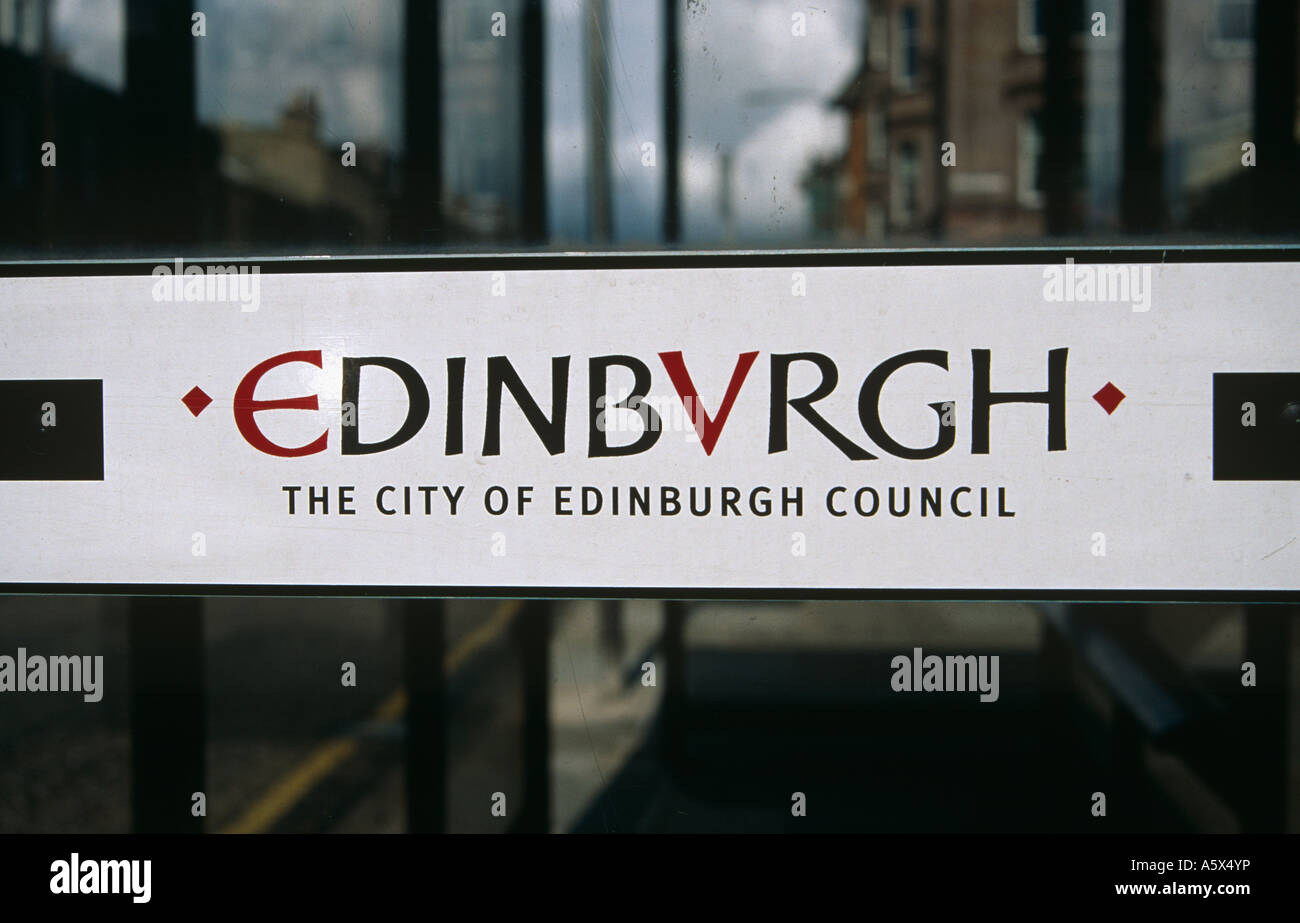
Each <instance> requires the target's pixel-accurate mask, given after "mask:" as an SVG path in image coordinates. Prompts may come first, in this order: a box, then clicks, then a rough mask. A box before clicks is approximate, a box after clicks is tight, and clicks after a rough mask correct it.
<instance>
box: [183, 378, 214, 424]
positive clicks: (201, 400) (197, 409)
mask: <svg viewBox="0 0 1300 923" xmlns="http://www.w3.org/2000/svg"><path fill="white" fill-rule="evenodd" d="M181 403H182V404H184V405H185V406H186V407H188V408H189V409H190V413H192V414H194V416H196V417H197V416H198V415H199V414H201V413H203V410H204V408H206V407H207V406H208V405H209V404H211V403H212V398H210V397H208V396H207V395H206V394H204V393H203V389H202V388H200V387H199V386H198V385H195V386H194V387H193V388H190V390H189V393H188V394H186V395H185V396H184V397H183V398H181Z"/></svg>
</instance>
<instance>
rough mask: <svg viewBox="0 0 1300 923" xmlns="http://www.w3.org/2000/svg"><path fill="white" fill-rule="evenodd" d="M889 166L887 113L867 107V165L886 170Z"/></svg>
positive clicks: (873, 168)
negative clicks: (886, 127)
mask: <svg viewBox="0 0 1300 923" xmlns="http://www.w3.org/2000/svg"><path fill="white" fill-rule="evenodd" d="M888 166H889V134H888V132H887V131H886V130H885V113H884V112H883V111H881V110H880V109H877V108H869V109H867V167H868V168H869V169H872V170H884V169H885V168H886V167H888Z"/></svg>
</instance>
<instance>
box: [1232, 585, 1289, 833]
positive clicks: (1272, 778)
mask: <svg viewBox="0 0 1300 923" xmlns="http://www.w3.org/2000/svg"><path fill="white" fill-rule="evenodd" d="M1296 613H1297V610H1296V608H1295V607H1292V606H1277V605H1254V606H1247V607H1245V614H1244V618H1245V620H1246V624H1245V628H1246V644H1245V659H1246V660H1249V661H1250V662H1251V663H1253V664H1255V683H1256V685H1255V688H1254V689H1248V688H1247V689H1243V690H1242V696H1243V699H1244V702H1243V707H1242V708H1241V709H1240V710H1239V711H1238V713H1237V726H1238V727H1239V728H1240V729H1241V731H1242V733H1243V735H1244V736H1245V741H1244V746H1243V747H1242V751H1241V752H1239V754H1238V759H1237V760H1236V765H1237V766H1238V772H1239V773H1240V774H1241V776H1242V781H1241V788H1240V791H1241V804H1240V805H1239V806H1238V810H1239V813H1240V817H1241V826H1242V831H1243V832H1245V833H1282V832H1284V831H1285V829H1286V808H1287V797H1286V796H1287V786H1288V783H1289V779H1288V773H1287V740H1288V731H1289V728H1288V726H1287V695H1288V692H1289V690H1290V684H1289V682H1288V680H1289V677H1288V673H1289V668H1290V658H1291V643H1290V642H1291V636H1290V619H1292V618H1294V617H1295V615H1296ZM1247 703H1248V704H1247ZM1241 757H1244V759H1243V758H1241Z"/></svg>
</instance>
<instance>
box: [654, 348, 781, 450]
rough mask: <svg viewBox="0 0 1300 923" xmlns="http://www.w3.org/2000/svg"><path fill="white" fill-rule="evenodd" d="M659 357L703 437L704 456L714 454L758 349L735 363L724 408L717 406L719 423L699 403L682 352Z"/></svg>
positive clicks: (741, 356) (696, 429)
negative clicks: (723, 426)
mask: <svg viewBox="0 0 1300 923" xmlns="http://www.w3.org/2000/svg"><path fill="white" fill-rule="evenodd" d="M659 358H660V359H661V360H662V361H663V364H664V368H666V369H667V370H668V377H669V378H671V379H672V382H673V387H674V388H676V389H677V396H678V397H680V398H681V399H682V406H683V407H685V408H686V414H687V416H689V417H690V418H691V420H692V421H693V422H694V423H695V432H697V433H699V434H700V445H702V446H704V454H705V455H712V454H713V447H714V446H715V445H717V444H718V437H719V436H721V435H722V425H723V424H724V423H726V422H727V414H729V413H731V405H732V404H734V403H735V402H736V395H737V394H739V393H740V386H741V385H742V384H744V383H745V376H746V375H748V374H749V367H750V366H751V365H753V364H754V360H755V359H757V358H758V350H754V351H753V352H752V353H741V354H740V358H738V359H737V360H736V368H735V370H734V371H732V373H731V383H730V384H729V385H727V393H726V396H724V397H723V398H722V405H721V406H720V407H718V418H717V419H716V420H711V419H709V415H708V413H707V412H706V411H705V409H704V405H703V404H701V403H700V395H699V393H698V392H697V391H696V390H695V383H694V382H693V381H691V373H690V372H688V371H686V363H685V362H684V361H683V360H682V354H681V351H680V350H678V351H677V352H672V353H660V354H659Z"/></svg>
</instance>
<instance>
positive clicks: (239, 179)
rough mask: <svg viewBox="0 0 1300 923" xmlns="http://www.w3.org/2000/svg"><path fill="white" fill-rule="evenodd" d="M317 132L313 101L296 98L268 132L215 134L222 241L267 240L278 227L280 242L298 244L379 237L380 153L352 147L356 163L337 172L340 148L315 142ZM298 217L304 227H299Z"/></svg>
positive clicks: (382, 211) (382, 225)
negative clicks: (222, 190)
mask: <svg viewBox="0 0 1300 923" xmlns="http://www.w3.org/2000/svg"><path fill="white" fill-rule="evenodd" d="M319 126H320V111H319V109H318V107H317V104H316V98H315V96H314V95H311V94H308V93H303V94H299V95H298V96H296V97H294V98H293V99H292V100H290V102H289V104H288V105H287V106H286V107H285V109H284V111H283V112H282V113H281V115H280V121H279V124H278V125H276V126H275V127H274V128H262V127H250V126H245V125H223V126H221V127H220V128H218V129H217V134H218V137H219V138H220V141H221V160H220V169H221V176H222V179H223V180H225V182H226V184H227V186H228V189H227V193H228V194H227V195H226V196H225V197H224V203H225V205H226V207H227V213H226V221H227V230H226V233H227V234H228V235H230V236H231V237H233V238H234V239H236V240H257V239H263V240H269V239H274V236H275V231H276V229H277V228H282V229H283V230H284V232H285V233H286V234H289V235H291V236H290V237H289V238H288V239H291V240H295V241H303V242H305V241H310V240H339V239H344V238H346V237H347V236H349V235H355V239H356V241H357V242H358V243H376V242H379V241H382V240H383V239H384V236H385V234H386V232H387V217H388V212H387V207H386V206H387V202H386V201H385V199H384V189H385V184H386V182H387V176H388V170H389V160H388V156H387V154H386V153H385V152H384V151H382V150H375V149H367V148H358V150H357V151H356V165H355V166H351V167H344V166H343V162H342V161H343V150H342V147H341V146H339V147H331V146H329V145H326V144H325V143H324V142H322V141H321V139H320V138H319ZM304 213H305V215H306V216H309V222H310V228H307V227H304V226H303V224H304V222H303V221H302V220H301V219H302V218H303V217H304ZM286 224H287V225H288V226H286ZM304 235H305V236H304Z"/></svg>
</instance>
